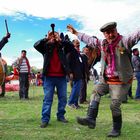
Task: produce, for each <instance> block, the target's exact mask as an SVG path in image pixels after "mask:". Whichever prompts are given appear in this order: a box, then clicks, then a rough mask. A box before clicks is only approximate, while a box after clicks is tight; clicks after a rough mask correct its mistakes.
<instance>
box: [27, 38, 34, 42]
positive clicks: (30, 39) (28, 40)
mask: <svg viewBox="0 0 140 140" xmlns="http://www.w3.org/2000/svg"><path fill="white" fill-rule="evenodd" d="M25 41H26V42H33V41H34V40H33V39H32V38H29V39H26V40H25Z"/></svg>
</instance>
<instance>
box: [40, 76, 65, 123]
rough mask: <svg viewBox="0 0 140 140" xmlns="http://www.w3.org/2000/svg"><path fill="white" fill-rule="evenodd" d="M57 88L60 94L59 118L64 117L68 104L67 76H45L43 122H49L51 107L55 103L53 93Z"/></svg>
mask: <svg viewBox="0 0 140 140" xmlns="http://www.w3.org/2000/svg"><path fill="white" fill-rule="evenodd" d="M55 87H56V89H57V96H58V108H57V110H58V112H57V118H58V119H61V118H64V114H65V113H66V111H65V107H66V104H67V81H66V77H65V76H64V77H46V76H45V77H43V89H44V100H43V106H42V122H46V123H48V122H49V120H50V116H51V107H52V103H53V95H54V91H55Z"/></svg>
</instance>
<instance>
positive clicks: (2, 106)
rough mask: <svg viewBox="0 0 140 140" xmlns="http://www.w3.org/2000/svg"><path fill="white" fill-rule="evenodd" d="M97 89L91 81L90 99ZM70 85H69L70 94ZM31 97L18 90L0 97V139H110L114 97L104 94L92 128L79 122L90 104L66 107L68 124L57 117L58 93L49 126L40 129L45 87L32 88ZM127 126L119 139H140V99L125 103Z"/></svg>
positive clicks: (124, 124) (123, 108)
mask: <svg viewBox="0 0 140 140" xmlns="http://www.w3.org/2000/svg"><path fill="white" fill-rule="evenodd" d="M92 89H93V85H92V82H90V83H89V84H88V99H89V98H90V94H91V91H92ZM135 90H136V81H134V84H133V95H134V94H135ZM69 94H70V88H69V87H68V96H69ZM29 96H30V100H28V101H21V100H19V97H18V92H9V93H6V97H5V98H0V139H1V140H107V139H109V140H110V139H113V138H107V137H106V135H107V133H108V132H109V131H110V130H111V128H112V118H111V112H110V108H109V106H110V98H108V96H104V97H102V100H101V104H100V109H99V114H98V118H97V127H96V128H95V129H89V128H87V127H84V126H81V125H79V124H77V122H76V119H75V118H76V116H85V115H86V111H87V106H88V105H82V108H81V109H78V110H74V109H70V108H68V107H67V108H66V110H67V113H66V118H67V119H68V120H69V123H68V124H63V123H61V122H58V121H57V120H56V111H57V96H56V95H55V96H54V102H53V106H52V115H51V120H50V124H49V126H48V127H47V128H45V129H42V128H40V123H41V119H40V118H41V108H42V100H43V90H42V87H30V93H29ZM121 108H122V114H123V128H122V135H121V136H120V137H119V138H115V139H116V140H139V139H140V102H139V101H135V100H132V99H129V100H128V103H127V104H122V106H121Z"/></svg>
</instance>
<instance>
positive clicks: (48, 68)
mask: <svg viewBox="0 0 140 140" xmlns="http://www.w3.org/2000/svg"><path fill="white" fill-rule="evenodd" d="M34 47H35V49H36V50H37V51H38V52H40V53H41V54H42V55H43V58H44V63H43V72H42V79H43V89H44V100H43V106H42V119H41V120H42V123H41V125H40V127H41V128H45V127H47V126H48V124H49V121H50V116H51V107H52V103H53V96H54V92H55V88H56V89H57V96H58V111H57V114H56V116H57V120H58V121H60V122H62V123H67V122H68V121H67V120H66V118H65V116H64V115H65V113H66V110H65V107H66V104H67V79H66V74H68V73H69V68H68V64H67V61H66V53H67V52H68V51H69V49H70V48H71V47H73V45H72V43H71V42H70V41H69V40H65V39H64V37H63V35H62V34H61V38H60V35H59V33H58V32H54V33H53V32H49V33H48V35H47V37H46V38H44V39H41V40H39V41H37V42H36V43H35V44H34Z"/></svg>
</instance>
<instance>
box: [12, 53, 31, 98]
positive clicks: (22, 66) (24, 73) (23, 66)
mask: <svg viewBox="0 0 140 140" xmlns="http://www.w3.org/2000/svg"><path fill="white" fill-rule="evenodd" d="M26 53H27V52H26V50H22V51H21V57H20V58H18V59H17V60H16V61H15V62H14V63H13V64H12V65H13V69H14V71H15V68H16V69H17V70H18V72H19V86H20V89H19V98H20V99H29V96H28V90H29V74H30V64H29V60H28V58H27V57H26Z"/></svg>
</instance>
